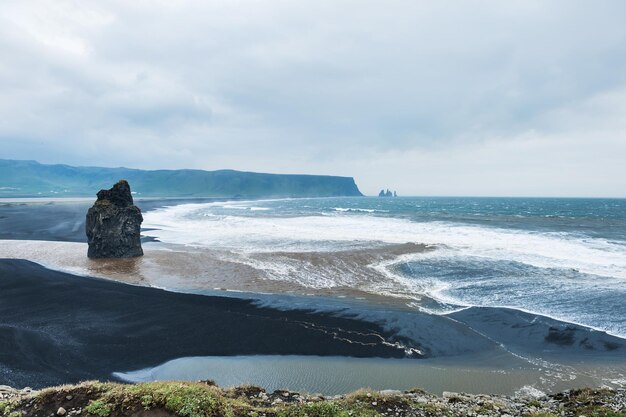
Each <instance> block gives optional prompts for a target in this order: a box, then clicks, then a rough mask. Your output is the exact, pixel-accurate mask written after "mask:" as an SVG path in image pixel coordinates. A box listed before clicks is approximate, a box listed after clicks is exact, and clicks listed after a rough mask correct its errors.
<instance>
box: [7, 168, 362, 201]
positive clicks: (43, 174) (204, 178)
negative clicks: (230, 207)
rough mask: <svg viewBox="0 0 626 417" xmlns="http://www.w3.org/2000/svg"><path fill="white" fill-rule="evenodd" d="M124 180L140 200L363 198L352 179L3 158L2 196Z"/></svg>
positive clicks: (81, 190) (89, 192)
mask: <svg viewBox="0 0 626 417" xmlns="http://www.w3.org/2000/svg"><path fill="white" fill-rule="evenodd" d="M120 179H126V180H127V181H128V182H129V183H130V185H131V187H132V190H133V194H135V196H136V197H222V198H269V197H331V196H361V195H362V194H361V192H360V191H359V189H358V187H357V186H356V184H355V182H354V179H353V178H351V177H335V176H326V175H283V174H261V173H256V172H241V171H233V170H219V171H202V170H195V169H179V170H156V171H146V170H140V169H130V168H99V167H74V166H69V165H44V164H40V163H38V162H36V161H18V160H10V159H0V197H82V196H95V193H96V192H97V191H98V190H100V189H102V188H110V187H111V186H112V185H113V184H114V183H115V182H117V181H118V180H120Z"/></svg>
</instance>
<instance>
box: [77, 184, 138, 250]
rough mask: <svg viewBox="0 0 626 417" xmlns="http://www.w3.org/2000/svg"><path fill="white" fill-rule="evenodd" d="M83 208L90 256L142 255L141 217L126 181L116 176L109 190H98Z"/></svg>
mask: <svg viewBox="0 0 626 417" xmlns="http://www.w3.org/2000/svg"><path fill="white" fill-rule="evenodd" d="M97 196H98V199H97V200H96V202H95V203H94V205H93V206H92V207H91V208H90V209H89V211H88V212H87V222H86V227H85V229H86V232H87V242H88V243H89V250H88V251H87V256H88V257H90V258H132V257H135V256H142V255H143V250H142V249H141V240H140V230H141V222H142V221H143V217H142V216H141V210H139V207H137V206H135V205H134V203H133V197H132V195H131V192H130V185H128V182H127V181H126V180H120V181H119V182H118V183H117V184H115V185H114V186H113V188H111V189H110V190H100V191H98V194H97Z"/></svg>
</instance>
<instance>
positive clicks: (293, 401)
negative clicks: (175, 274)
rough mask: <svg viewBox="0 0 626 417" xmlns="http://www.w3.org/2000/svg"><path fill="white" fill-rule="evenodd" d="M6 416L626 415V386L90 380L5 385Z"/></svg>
mask: <svg viewBox="0 0 626 417" xmlns="http://www.w3.org/2000/svg"><path fill="white" fill-rule="evenodd" d="M0 398H2V399H0V415H2V416H7V417H22V416H46V417H49V416H77V415H80V416H96V417H118V416H143V417H148V416H155V417H166V416H181V417H222V416H224V417H231V416H232V417H239V416H250V417H262V416H265V417H356V416H363V417H377V416H428V417H434V416H447V417H456V416H475V417H478V416H506V415H508V416H528V417H557V416H586V417H626V390H624V389H622V390H608V389H601V390H591V389H584V390H576V391H567V392H563V393H559V394H555V395H550V396H544V397H540V398H532V397H504V396H490V395H469V394H457V393H444V395H443V396H442V397H438V396H434V395H431V394H428V393H426V392H424V391H422V390H419V389H413V390H409V391H405V392H399V391H382V392H377V391H368V390H361V391H357V392H355V393H352V394H349V395H345V396H337V397H330V398H324V397H321V396H315V395H313V396H311V395H301V394H299V393H296V392H290V391H283V390H279V391H274V392H273V393H266V392H265V391H264V390H263V389H261V388H258V387H254V386H241V387H236V388H229V389H221V388H219V387H217V386H215V385H214V384H213V383H212V382H210V381H204V382H196V383H192V382H153V383H145V384H134V385H132V384H117V383H102V382H84V383H81V384H79V385H64V386H60V387H54V388H47V389H44V390H42V391H39V392H32V393H24V392H19V391H13V392H7V391H5V392H4V394H3V395H2V396H0Z"/></svg>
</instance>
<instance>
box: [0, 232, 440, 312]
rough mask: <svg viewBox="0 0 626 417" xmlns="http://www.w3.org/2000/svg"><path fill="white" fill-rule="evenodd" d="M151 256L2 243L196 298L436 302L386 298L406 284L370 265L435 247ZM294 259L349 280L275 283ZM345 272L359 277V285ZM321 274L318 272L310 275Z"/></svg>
mask: <svg viewBox="0 0 626 417" xmlns="http://www.w3.org/2000/svg"><path fill="white" fill-rule="evenodd" d="M143 249H144V256H143V257H139V258H131V259H89V258H87V256H86V254H87V244H86V243H79V242H54V241H39V240H0V258H9V259H28V260H31V261H33V262H37V263H39V264H41V265H44V266H46V267H48V268H50V269H54V270H59V271H64V272H68V273H72V274H76V275H82V276H93V277H99V278H106V279H112V280H115V281H120V282H125V283H129V284H135V285H145V286H152V287H157V288H164V289H168V290H172V291H179V292H189V293H200V294H207V293H219V292H220V291H240V292H249V293H274V294H300V295H321V296H334V297H342V296H343V297H350V298H357V299H358V298H364V299H368V300H370V301H372V302H377V303H388V304H391V305H395V306H406V305H407V304H408V303H415V302H423V303H424V304H427V303H434V300H431V299H429V298H428V297H420V298H418V297H416V296H415V295H412V294H408V293H407V294H406V296H405V297H402V296H398V295H394V296H393V297H389V296H386V295H385V293H386V291H385V287H387V289H388V290H389V291H391V288H389V286H395V287H394V288H393V292H395V293H396V294H401V293H402V288H403V287H402V283H398V282H394V281H390V280H389V278H388V276H387V275H385V274H384V273H383V272H381V271H379V270H376V269H375V268H368V267H367V265H370V264H374V263H377V262H382V261H385V260H392V259H395V258H396V257H397V256H398V255H402V254H408V253H419V252H423V251H427V250H430V248H429V247H426V246H424V245H416V244H405V245H387V246H383V247H380V248H376V249H355V250H347V251H338V252H332V253H329V252H321V253H320V252H305V253H288V252H275V253H260V254H252V255H249V256H245V257H242V256H241V255H239V254H233V253H231V252H225V251H219V250H214V249H207V248H196V247H191V246H182V245H173V244H164V243H160V242H152V243H145V244H144V245H143ZM285 258H289V259H290V260H291V261H292V264H293V263H294V262H297V263H299V264H300V265H301V268H302V269H300V270H299V275H303V274H301V271H302V270H306V268H315V269H317V271H318V273H322V274H323V273H333V272H334V273H336V274H339V275H341V274H343V276H345V283H343V285H340V286H334V285H333V286H328V287H324V286H318V287H312V286H311V285H307V283H305V282H303V283H299V282H298V281H297V280H284V277H281V278H276V277H275V276H273V275H272V273H271V270H267V269H265V268H264V265H266V264H277V263H279V261H280V260H281V259H285ZM346 271H359V272H360V273H359V275H358V281H353V280H351V279H353V278H354V277H353V276H351V275H350V274H347V273H346ZM311 273H314V271H311Z"/></svg>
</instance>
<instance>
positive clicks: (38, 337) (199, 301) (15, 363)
mask: <svg viewBox="0 0 626 417" xmlns="http://www.w3.org/2000/svg"><path fill="white" fill-rule="evenodd" d="M383 340H386V341H391V340H394V341H396V340H402V338H397V337H395V336H394V335H393V334H392V332H390V331H385V330H383V329H382V328H381V327H380V325H378V324H374V323H371V322H367V321H362V320H356V319H351V318H346V317H334V316H333V315H331V314H324V313H315V314H313V313H312V312H309V311H305V310H299V311H294V310H291V311H279V310H276V309H272V308H267V307H255V306H254V305H252V303H251V301H249V300H243V299H235V298H225V297H209V296H199V295H190V294H180V293H172V292H167V291H163V290H159V289H155V288H146V287H138V286H130V285H125V284H119V283H115V282H111V281H106V280H100V279H93V278H84V277H77V276H73V275H69V274H66V273H62V272H56V271H51V270H48V269H45V268H43V267H42V266H40V265H38V264H35V263H32V262H29V261H25V260H14V259H0V384H6V385H12V386H17V387H20V386H25V385H29V386H34V387H43V386H46V385H53V384H60V383H69V382H77V381H80V380H85V379H102V380H106V379H111V372H112V371H124V370H133V369H138V368H143V367H148V366H155V365H158V364H160V363H162V362H164V361H166V360H169V359H173V358H177V357H182V356H209V355H246V354H248V355H249V354H280V355H287V354H298V355H344V356H356V357H403V356H404V355H405V352H404V350H403V349H400V348H398V347H395V346H390V345H386V344H383V343H382V342H383ZM402 342H404V343H410V342H408V341H407V340H406V339H405V340H402Z"/></svg>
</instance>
